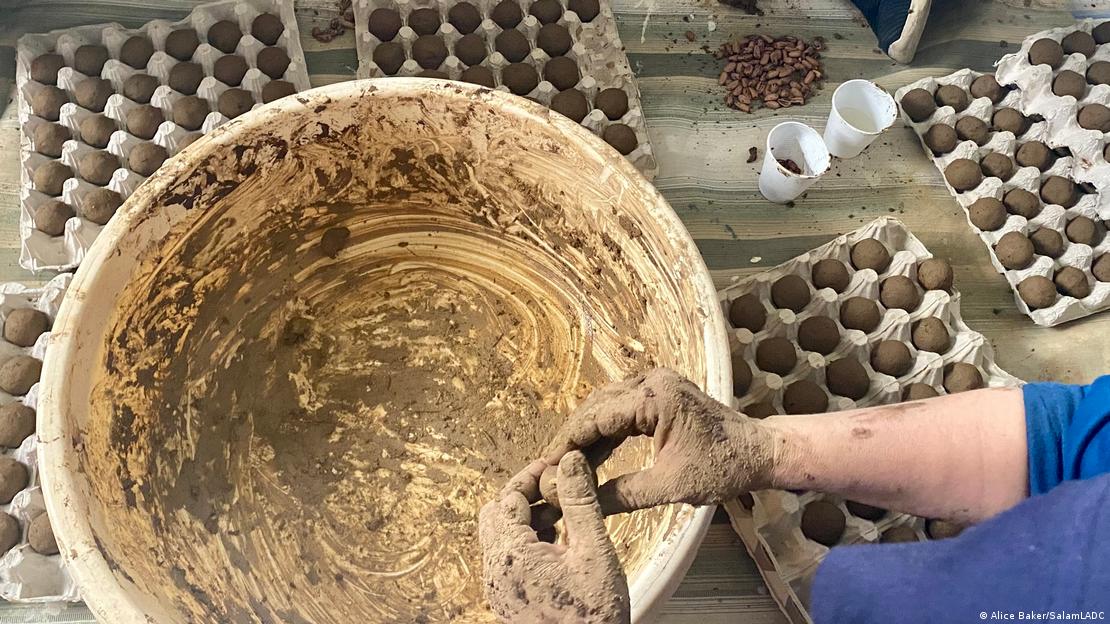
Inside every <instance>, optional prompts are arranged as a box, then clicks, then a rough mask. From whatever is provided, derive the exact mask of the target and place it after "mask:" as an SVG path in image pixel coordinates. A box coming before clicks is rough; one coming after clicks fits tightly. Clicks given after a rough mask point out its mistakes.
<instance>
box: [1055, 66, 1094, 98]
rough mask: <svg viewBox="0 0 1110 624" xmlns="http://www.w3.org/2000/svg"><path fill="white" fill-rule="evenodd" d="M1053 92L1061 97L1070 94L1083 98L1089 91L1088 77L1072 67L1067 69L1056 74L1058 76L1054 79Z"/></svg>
mask: <svg viewBox="0 0 1110 624" xmlns="http://www.w3.org/2000/svg"><path fill="white" fill-rule="evenodd" d="M1052 92H1053V93H1055V94H1056V95H1059V96H1060V97H1064V96H1067V95H1070V96H1071V97H1073V98H1075V99H1077V100H1081V99H1083V95H1084V94H1085V93H1087V79H1086V78H1084V77H1083V76H1081V75H1079V74H1077V73H1075V72H1073V71H1072V70H1070V69H1065V70H1064V71H1062V72H1060V73H1059V74H1056V78H1055V79H1054V80H1053V81H1052Z"/></svg>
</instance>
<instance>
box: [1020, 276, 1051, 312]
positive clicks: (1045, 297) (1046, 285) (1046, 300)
mask: <svg viewBox="0 0 1110 624" xmlns="http://www.w3.org/2000/svg"><path fill="white" fill-rule="evenodd" d="M1018 296H1020V297H1021V300H1022V301H1024V302H1025V305H1027V306H1029V309H1031V310H1040V309H1042V308H1049V307H1052V304H1054V303H1056V285H1055V284H1053V283H1052V280H1050V279H1048V278H1047V277H1044V276H1043V275H1031V276H1029V277H1027V278H1025V279H1023V280H1022V281H1021V283H1020V284H1018Z"/></svg>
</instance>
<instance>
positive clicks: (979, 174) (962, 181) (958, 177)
mask: <svg viewBox="0 0 1110 624" xmlns="http://www.w3.org/2000/svg"><path fill="white" fill-rule="evenodd" d="M944 179H945V180H947V181H948V184H950V185H952V188H954V189H956V191H957V192H960V193H962V192H964V191H970V190H971V189H973V188H975V187H977V186H979V183H980V182H982V181H983V171H982V170H981V169H980V168H979V163H977V162H975V161H974V160H969V159H967V158H957V159H955V160H953V161H952V162H950V163H948V166H947V167H945V168H944Z"/></svg>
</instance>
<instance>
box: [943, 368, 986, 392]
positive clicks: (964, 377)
mask: <svg viewBox="0 0 1110 624" xmlns="http://www.w3.org/2000/svg"><path fill="white" fill-rule="evenodd" d="M982 387H983V374H982V373H980V372H979V369H978V368H976V367H975V366H973V365H971V364H968V363H966V362H955V363H953V364H949V365H948V366H945V367H944V390H945V391H946V392H948V394H956V393H957V392H966V391H968V390H978V389H979V388H982Z"/></svg>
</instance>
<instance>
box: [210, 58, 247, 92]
mask: <svg viewBox="0 0 1110 624" xmlns="http://www.w3.org/2000/svg"><path fill="white" fill-rule="evenodd" d="M247 69H249V68H248V66H247V61H246V59H244V58H243V57H241V56H238V55H235V54H225V55H223V56H221V57H220V58H218V59H216V63H215V64H214V65H213V66H212V75H213V76H215V77H216V80H219V81H220V82H222V83H224V84H225V85H227V86H229V87H238V86H239V85H240V84H242V82H243V76H246V75H247Z"/></svg>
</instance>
